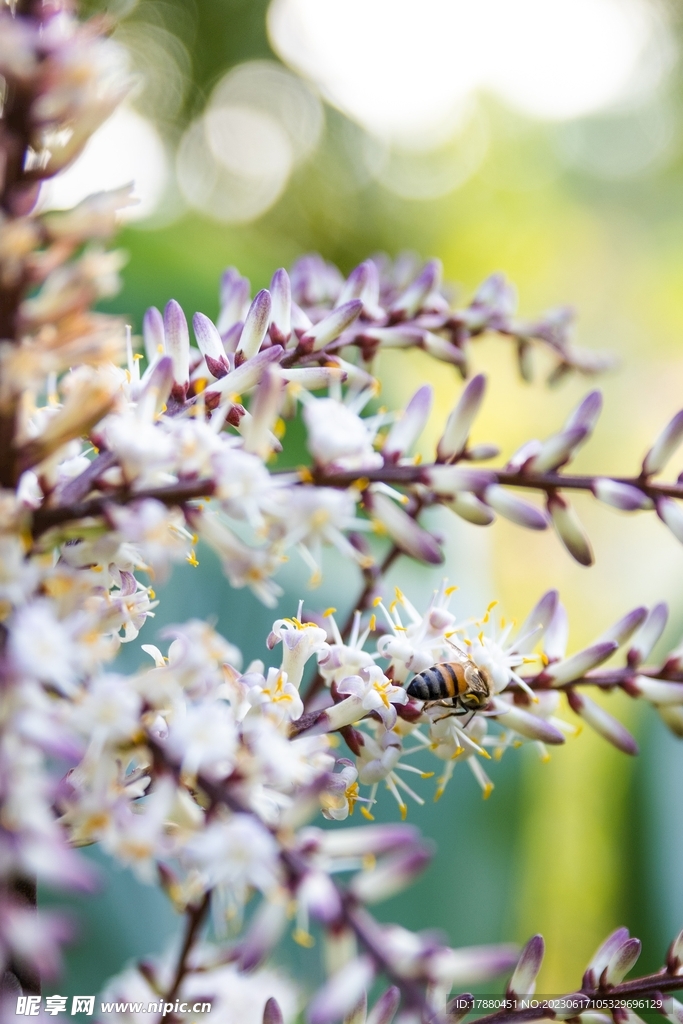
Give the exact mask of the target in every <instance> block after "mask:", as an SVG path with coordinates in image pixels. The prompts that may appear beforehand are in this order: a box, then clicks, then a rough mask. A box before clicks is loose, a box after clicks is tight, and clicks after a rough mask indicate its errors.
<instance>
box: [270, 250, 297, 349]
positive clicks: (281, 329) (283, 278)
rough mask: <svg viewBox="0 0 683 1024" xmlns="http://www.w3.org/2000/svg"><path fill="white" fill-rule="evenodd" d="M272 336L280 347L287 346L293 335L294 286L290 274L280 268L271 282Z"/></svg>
mask: <svg viewBox="0 0 683 1024" xmlns="http://www.w3.org/2000/svg"><path fill="white" fill-rule="evenodd" d="M270 297H271V301H272V305H271V309H270V336H271V338H272V339H273V341H275V342H277V343H278V344H279V345H286V343H287V342H288V341H289V339H290V336H291V334H292V286H291V284H290V282H289V274H288V273H287V271H286V270H284V269H282V268H280V270H276V271H275V273H274V274H273V280H272V281H271V282H270Z"/></svg>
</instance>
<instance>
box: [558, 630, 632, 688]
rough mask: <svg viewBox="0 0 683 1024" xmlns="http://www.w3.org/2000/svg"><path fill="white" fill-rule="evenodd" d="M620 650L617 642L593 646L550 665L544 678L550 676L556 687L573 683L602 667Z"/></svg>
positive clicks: (611, 641)
mask: <svg viewBox="0 0 683 1024" xmlns="http://www.w3.org/2000/svg"><path fill="white" fill-rule="evenodd" d="M618 648H619V644H618V643H617V642H616V641H615V640H606V641H603V642H602V643H599V644H593V645H592V646H591V647H586V648H584V650H582V651H578V652H577V653H576V654H572V656H571V658H565V659H564V660H563V661H557V662H555V664H554V665H549V666H548V668H546V670H545V672H544V676H548V677H549V678H550V679H551V680H552V681H553V684H554V685H555V686H563V685H564V684H565V683H571V682H573V680H575V679H581V678H582V677H583V676H585V674H586V672H589V671H590V670H591V669H592V668H595V667H596V666H597V665H602V663H603V661H607V659H608V658H609V657H610V656H611V655H612V654H614V652H615V651H616V650H618Z"/></svg>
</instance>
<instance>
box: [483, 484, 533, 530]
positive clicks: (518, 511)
mask: <svg viewBox="0 0 683 1024" xmlns="http://www.w3.org/2000/svg"><path fill="white" fill-rule="evenodd" d="M484 501H485V502H486V504H487V505H490V506H491V508H492V509H495V511H496V512H497V513H498V514H499V515H501V516H503V517H504V518H505V519H509V520H510V522H512V523H517V525H518V526H524V527H526V529H527V530H545V529H547V526H548V519H547V516H546V515H545V513H544V512H542V511H541V509H539V508H536V506H535V505H530V504H529V502H528V501H523V500H522V499H521V498H517V497H516V496H515V495H514V494H510V493H509V492H508V491H507V490H506V489H505V487H501V486H500V484H491V485H490V486H489V487H487V488H486V490H485V491H484Z"/></svg>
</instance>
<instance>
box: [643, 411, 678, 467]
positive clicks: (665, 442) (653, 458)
mask: <svg viewBox="0 0 683 1024" xmlns="http://www.w3.org/2000/svg"><path fill="white" fill-rule="evenodd" d="M681 441H683V409H681V411H680V412H677V413H676V415H675V416H674V417H673V419H672V420H670V421H669V422H668V423H667V425H666V426H665V427H664V430H663V431H662V432H661V434H660V435H659V437H658V438H657V440H656V441H655V443H654V444H653V445H652V448H650V451H649V452H648V453H647V455H646V456H645V458H644V459H643V474H644V476H651V475H652V474H653V473H660V472H661V471H662V470H663V469H664V467H665V466H666V464H667V462H668V461H669V459H670V458H671V456H672V455H673V454H674V452H675V451H676V449H677V448H678V447H679V445H680V443H681Z"/></svg>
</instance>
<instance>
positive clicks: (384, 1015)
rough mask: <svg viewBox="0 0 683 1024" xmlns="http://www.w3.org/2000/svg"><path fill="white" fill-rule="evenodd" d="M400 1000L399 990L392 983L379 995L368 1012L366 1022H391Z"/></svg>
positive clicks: (386, 1023)
mask: <svg viewBox="0 0 683 1024" xmlns="http://www.w3.org/2000/svg"><path fill="white" fill-rule="evenodd" d="M400 1002H401V992H400V989H398V988H397V987H396V985H392V986H391V988H388V989H387V990H386V992H383V993H382V995H381V996H380V997H379V999H378V1000H377V1002H376V1003H375V1005H374V1006H373V1008H372V1010H371V1011H370V1013H369V1014H368V1020H367V1024H391V1022H392V1020H393V1019H394V1015H395V1014H396V1011H397V1010H398V1004H399V1003H400Z"/></svg>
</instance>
